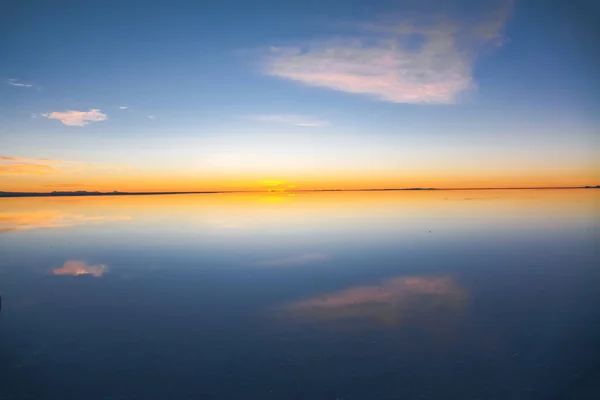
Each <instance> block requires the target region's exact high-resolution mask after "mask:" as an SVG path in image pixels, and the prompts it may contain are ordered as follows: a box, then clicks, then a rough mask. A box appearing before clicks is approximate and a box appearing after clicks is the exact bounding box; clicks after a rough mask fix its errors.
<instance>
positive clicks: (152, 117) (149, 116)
mask: <svg viewBox="0 0 600 400" xmlns="http://www.w3.org/2000/svg"><path fill="white" fill-rule="evenodd" d="M148 118H150V119H155V118H156V115H148Z"/></svg>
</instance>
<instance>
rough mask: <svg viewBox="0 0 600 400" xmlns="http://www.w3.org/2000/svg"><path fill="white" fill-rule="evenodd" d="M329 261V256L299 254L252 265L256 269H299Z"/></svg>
mask: <svg viewBox="0 0 600 400" xmlns="http://www.w3.org/2000/svg"><path fill="white" fill-rule="evenodd" d="M327 260H329V256H328V255H326V254H321V253H307V254H299V255H294V256H290V257H280V258H273V259H270V260H264V261H259V262H257V263H254V264H252V265H253V266H256V267H268V268H272V267H300V266H303V265H309V264H314V263H319V262H323V261H327Z"/></svg>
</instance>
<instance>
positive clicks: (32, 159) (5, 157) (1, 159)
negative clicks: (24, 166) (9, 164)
mask: <svg viewBox="0 0 600 400" xmlns="http://www.w3.org/2000/svg"><path fill="white" fill-rule="evenodd" d="M0 161H18V162H42V161H43V162H47V163H65V162H69V163H74V162H76V161H65V160H53V159H50V158H24V157H8V156H0Z"/></svg>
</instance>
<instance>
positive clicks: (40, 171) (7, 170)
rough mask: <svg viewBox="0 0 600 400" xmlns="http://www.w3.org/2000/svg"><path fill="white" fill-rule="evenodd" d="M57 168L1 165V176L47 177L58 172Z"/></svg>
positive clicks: (13, 164)
mask: <svg viewBox="0 0 600 400" xmlns="http://www.w3.org/2000/svg"><path fill="white" fill-rule="evenodd" d="M56 171H57V168H55V167H53V166H51V165H43V164H24V163H12V164H0V175H7V174H29V175H47V174H51V173H53V172H56Z"/></svg>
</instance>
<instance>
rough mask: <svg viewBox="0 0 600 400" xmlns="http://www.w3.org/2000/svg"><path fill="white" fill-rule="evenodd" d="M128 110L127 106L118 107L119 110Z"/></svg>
mask: <svg viewBox="0 0 600 400" xmlns="http://www.w3.org/2000/svg"><path fill="white" fill-rule="evenodd" d="M128 108H129V107H127V106H121V107H119V110H127V109H128Z"/></svg>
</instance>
